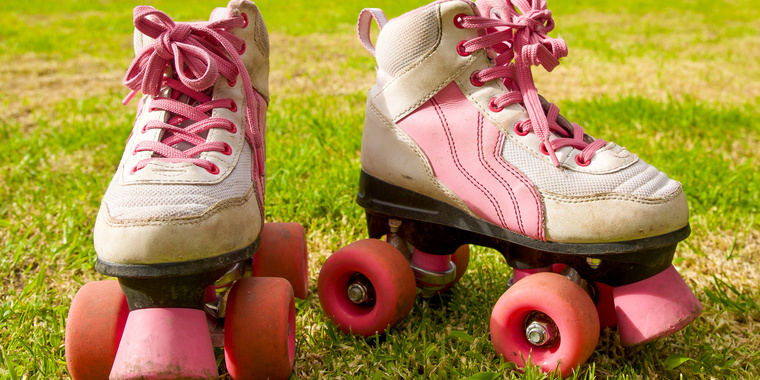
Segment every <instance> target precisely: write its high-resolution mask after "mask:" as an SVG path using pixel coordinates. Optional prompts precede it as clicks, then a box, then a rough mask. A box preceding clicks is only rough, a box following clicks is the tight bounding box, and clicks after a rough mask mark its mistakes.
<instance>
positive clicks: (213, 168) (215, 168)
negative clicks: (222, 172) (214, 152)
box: [206, 164, 219, 175]
mask: <svg viewBox="0 0 760 380" xmlns="http://www.w3.org/2000/svg"><path fill="white" fill-rule="evenodd" d="M206 171H207V172H209V173H210V174H213V175H217V174H219V167H218V166H216V165H214V164H211V168H210V169H206Z"/></svg>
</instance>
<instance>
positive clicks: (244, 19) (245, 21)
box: [240, 13, 248, 29]
mask: <svg viewBox="0 0 760 380" xmlns="http://www.w3.org/2000/svg"><path fill="white" fill-rule="evenodd" d="M240 15H241V16H243V29H245V28H247V27H248V15H247V14H245V13H241V14H240Z"/></svg>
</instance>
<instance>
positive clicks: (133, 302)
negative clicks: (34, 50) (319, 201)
mask: <svg viewBox="0 0 760 380" xmlns="http://www.w3.org/2000/svg"><path fill="white" fill-rule="evenodd" d="M134 25H135V38H134V45H135V53H136V58H135V59H134V61H133V62H132V65H131V66H130V67H129V69H128V71H127V74H126V76H125V79H124V84H125V85H126V86H127V87H128V88H129V89H131V90H132V91H131V93H130V95H129V97H128V98H127V99H126V100H125V104H126V102H128V101H129V98H131V97H132V96H133V95H135V93H136V92H138V91H140V92H142V94H143V95H142V97H141V98H140V99H139V102H138V104H137V116H136V118H135V124H134V128H133V130H132V133H131V135H130V137H129V140H128V141H127V146H126V149H125V151H124V155H123V157H122V159H121V163H120V164H119V166H118V170H117V171H116V174H115V176H114V177H113V180H112V181H111V184H110V185H109V187H108V190H107V191H106V193H105V196H104V197H103V201H102V204H101V208H100V211H99V214H98V217H97V221H96V223H95V231H94V242H95V250H96V252H97V254H98V260H97V263H96V268H97V270H98V271H99V272H101V273H103V274H106V275H109V276H114V277H117V278H118V283H117V282H116V281H100V282H95V283H89V284H86V285H85V286H84V287H82V289H80V291H79V292H78V293H77V295H76V296H75V298H74V299H73V301H72V306H71V310H70V312H69V317H68V322H67V327H66V359H67V364H68V368H69V371H70V373H71V375H72V377H73V378H75V379H104V378H109V377H110V378H111V379H137V378H139V379H143V378H161V379H170V378H172V379H173V378H182V379H185V378H193V379H195V378H217V377H218V376H219V373H218V370H217V364H216V358H215V355H214V350H213V348H214V347H224V353H225V360H226V368H227V370H228V372H229V374H230V375H231V376H232V377H233V378H272V379H274V378H287V377H288V376H289V375H290V372H291V370H292V367H293V360H294V355H295V309H294V295H295V296H298V297H302V298H303V297H305V295H306V277H307V264H306V255H307V253H306V246H305V241H304V230H303V228H302V227H301V225H300V224H296V223H271V224H266V225H264V224H263V222H264V187H265V186H264V182H265V157H266V155H265V143H264V141H265V140H264V134H265V125H266V110H267V105H268V101H269V89H268V75H269V43H268V35H267V30H266V26H265V25H264V21H263V19H262V17H261V14H260V13H259V10H258V8H257V7H256V5H254V4H253V3H252V2H250V1H247V0H232V1H231V2H230V3H229V4H228V6H227V7H226V8H217V9H216V10H214V11H213V12H212V14H211V18H210V20H209V21H208V22H197V23H179V22H174V21H173V20H172V19H171V18H170V17H169V16H167V15H166V14H165V13H163V12H161V11H158V10H156V9H154V8H152V7H149V6H138V7H137V8H135V10H134ZM276 277H280V278H276Z"/></svg>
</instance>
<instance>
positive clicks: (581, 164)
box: [575, 154, 591, 166]
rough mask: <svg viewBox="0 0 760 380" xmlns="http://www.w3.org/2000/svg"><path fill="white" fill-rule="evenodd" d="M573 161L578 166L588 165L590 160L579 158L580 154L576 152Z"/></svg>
mask: <svg viewBox="0 0 760 380" xmlns="http://www.w3.org/2000/svg"><path fill="white" fill-rule="evenodd" d="M575 163H576V164H578V166H589V165H591V160H588V161H583V159H581V155H580V154H578V155H576V156H575Z"/></svg>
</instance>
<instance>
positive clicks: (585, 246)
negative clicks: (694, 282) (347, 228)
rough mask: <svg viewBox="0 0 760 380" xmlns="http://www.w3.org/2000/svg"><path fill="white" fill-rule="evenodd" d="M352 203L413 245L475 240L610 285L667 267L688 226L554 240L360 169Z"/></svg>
mask: <svg viewBox="0 0 760 380" xmlns="http://www.w3.org/2000/svg"><path fill="white" fill-rule="evenodd" d="M356 201H357V203H358V204H359V205H360V206H361V207H363V208H364V209H365V211H366V212H367V223H368V227H369V234H370V237H372V238H380V237H382V236H383V235H386V234H388V233H389V232H390V227H389V225H388V220H389V219H398V220H401V221H402V223H401V227H400V228H399V231H398V232H397V234H398V235H399V236H401V237H402V238H404V239H405V240H407V241H408V242H410V243H411V244H412V245H413V246H415V247H416V248H418V249H420V250H422V251H424V252H427V253H431V254H438V255H449V254H452V253H453V252H454V251H455V250H456V249H457V248H458V247H459V246H461V245H464V244H474V245H480V246H484V247H489V248H493V249H496V250H497V251H499V252H500V253H501V254H502V255H503V256H504V257H505V258H506V259H507V263H508V264H509V265H510V266H512V267H516V268H540V267H547V266H550V265H553V264H555V263H563V264H567V265H570V266H572V267H573V268H574V269H575V270H576V271H578V272H579V274H581V276H583V277H584V278H586V279H589V280H594V281H598V282H602V283H605V284H608V285H611V286H621V285H627V284H631V283H634V282H637V281H640V280H643V279H646V278H648V277H651V276H653V275H655V274H657V273H660V272H661V271H663V270H665V269H666V268H668V267H669V266H670V264H671V262H672V260H673V255H674V253H675V249H676V246H677V244H678V242H680V241H681V240H684V239H686V238H687V237H688V236H689V234H690V233H691V229H690V227H689V225H686V226H684V227H683V228H681V229H678V230H676V231H673V232H669V233H667V234H663V235H660V236H654V237H648V238H643V239H636V240H628V241H618V242H609V243H557V242H549V241H542V240H536V239H532V238H530V237H527V236H524V235H520V234H518V233H515V232H512V231H509V230H507V229H504V228H502V227H500V226H497V225H495V224H493V223H489V222H487V221H485V220H483V219H480V218H477V217H474V216H472V215H470V214H468V213H467V212H465V211H463V210H460V209H458V208H456V207H454V206H452V205H449V204H448V203H445V202H442V201H439V200H437V199H434V198H431V197H428V196H425V195H422V194H419V193H416V192H414V191H411V190H408V189H404V188H402V187H399V186H396V185H393V184H391V183H388V182H385V181H383V180H380V179H378V178H376V177H373V176H371V175H370V174H368V173H366V172H365V171H364V170H362V172H361V175H360V180H359V192H358V195H357V198H356Z"/></svg>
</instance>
